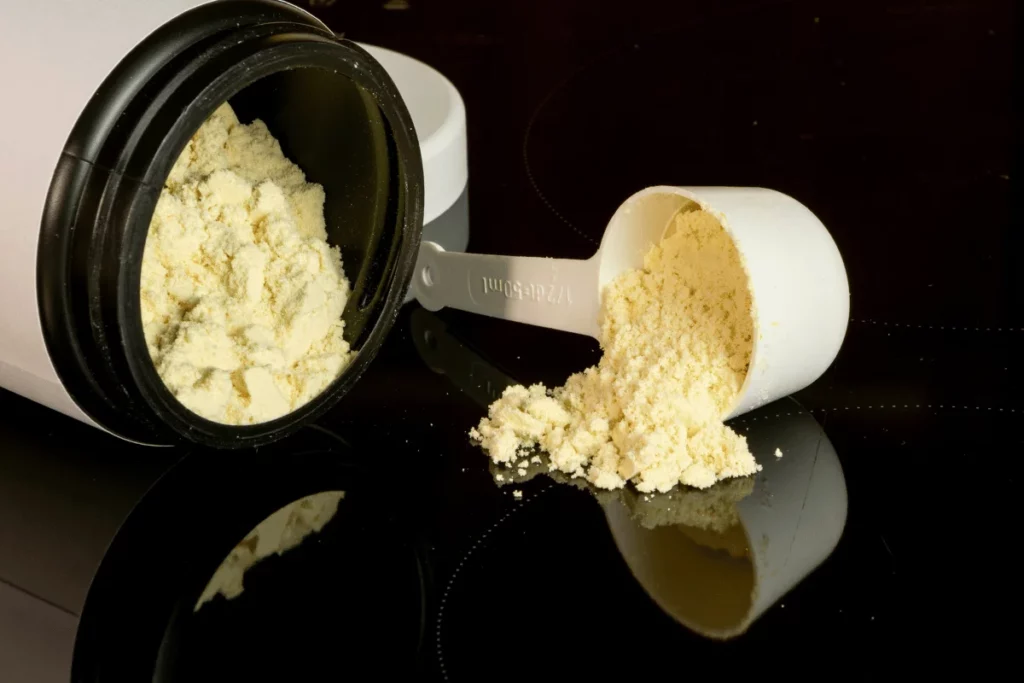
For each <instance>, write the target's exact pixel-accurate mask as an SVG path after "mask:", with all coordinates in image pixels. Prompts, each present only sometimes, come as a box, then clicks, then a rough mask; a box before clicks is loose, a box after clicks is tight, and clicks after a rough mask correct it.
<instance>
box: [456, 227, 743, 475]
mask: <svg viewBox="0 0 1024 683" xmlns="http://www.w3.org/2000/svg"><path fill="white" fill-rule="evenodd" d="M601 316H602V318H601V347H602V350H603V352H604V354H603V356H602V357H601V360H600V362H599V363H598V364H597V365H596V366H594V367H591V368H587V369H586V370H584V371H583V372H580V373H577V374H575V375H572V376H571V377H570V378H569V379H568V381H566V383H565V385H564V386H561V387H558V388H555V389H552V390H549V389H548V388H547V387H545V386H543V385H541V384H535V385H533V386H530V387H525V386H512V387H509V388H507V389H506V390H505V392H504V393H503V395H502V397H501V398H500V399H498V400H497V401H495V402H494V403H493V404H492V405H491V406H490V409H489V410H488V416H487V417H486V418H483V419H482V420H481V421H480V424H479V425H478V426H477V427H476V428H475V429H473V430H471V432H470V437H471V438H472V440H473V441H475V442H478V443H479V444H480V445H481V446H482V447H483V448H484V450H485V451H486V452H487V454H488V455H489V456H490V457H491V459H493V460H494V461H495V462H498V463H502V464H510V463H512V462H513V461H514V460H515V459H516V458H517V454H521V453H522V452H524V451H526V450H529V449H533V448H540V449H542V450H544V451H546V452H547V453H548V454H549V455H550V458H551V467H552V468H554V469H557V470H559V471H561V472H564V473H566V474H569V475H571V476H576V477H585V478H586V479H587V480H588V481H590V482H591V483H592V484H593V485H594V486H597V487H599V488H606V489H615V488H621V487H623V486H625V484H626V482H627V481H631V482H633V484H634V485H635V487H636V488H637V490H639V491H644V492H648V491H662V492H664V491H668V490H670V489H671V488H672V487H673V486H675V485H676V484H680V483H682V484H685V485H687V486H692V487H695V488H707V487H709V486H711V485H713V484H714V483H715V482H717V481H719V480H722V479H727V478H730V477H742V476H746V475H750V474H753V473H754V472H756V471H758V469H759V466H758V465H757V463H756V462H755V461H754V457H753V456H752V455H751V453H750V450H749V448H748V447H747V442H746V439H745V438H744V437H742V436H740V435H739V434H737V433H736V432H734V431H733V430H732V429H730V428H729V427H727V426H726V425H725V424H723V423H722V418H723V417H724V416H725V415H726V413H727V412H728V410H729V409H730V408H731V406H732V405H733V403H734V401H735V400H736V398H737V396H738V394H739V392H740V389H741V388H742V386H743V381H744V379H745V377H746V373H747V369H748V367H749V365H750V357H751V352H752V350H753V340H754V319H753V306H752V300H751V295H750V288H749V285H748V278H747V274H746V271H745V270H744V268H743V263H742V259H741V257H740V254H739V252H738V251H737V249H736V246H735V244H734V243H733V241H732V239H731V238H730V237H729V235H728V233H726V231H725V230H724V229H723V228H722V225H721V223H720V222H719V221H718V219H717V218H716V217H715V216H714V215H712V214H711V213H709V212H706V211H703V210H693V211H689V212H686V213H680V214H679V215H678V216H676V218H675V220H674V225H673V226H672V228H671V229H670V230H669V231H668V233H667V234H666V236H665V238H664V239H663V240H662V241H661V243H660V244H658V245H655V246H654V247H652V248H651V250H650V251H649V252H648V253H647V255H646V256H645V258H644V266H643V268H640V269H636V270H631V271H627V272H626V273H623V274H622V275H620V276H619V277H618V278H616V279H615V280H614V281H613V282H612V283H611V284H610V285H609V286H608V287H607V288H606V289H605V291H604V294H603V301H602V313H601Z"/></svg>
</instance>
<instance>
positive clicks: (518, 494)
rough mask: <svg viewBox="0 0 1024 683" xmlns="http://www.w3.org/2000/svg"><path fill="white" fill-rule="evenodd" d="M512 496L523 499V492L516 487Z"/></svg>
mask: <svg viewBox="0 0 1024 683" xmlns="http://www.w3.org/2000/svg"><path fill="white" fill-rule="evenodd" d="M512 497H513V498H515V499H516V500H522V499H523V492H522V491H520V490H518V489H516V490H515V491H513V492H512Z"/></svg>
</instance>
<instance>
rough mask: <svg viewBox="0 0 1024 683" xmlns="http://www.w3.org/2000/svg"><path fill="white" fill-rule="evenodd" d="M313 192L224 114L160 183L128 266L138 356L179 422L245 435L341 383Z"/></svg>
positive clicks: (335, 272)
mask: <svg viewBox="0 0 1024 683" xmlns="http://www.w3.org/2000/svg"><path fill="white" fill-rule="evenodd" d="M323 206H324V190H323V188H322V187H321V186H320V185H317V184H315V183H307V182H306V178H305V176H304V175H303V173H302V171H301V170H300V169H299V167H298V166H296V165H295V164H293V163H292V162H291V161H289V160H288V159H286V158H285V156H284V154H283V153H282V152H281V147H280V145H279V144H278V143H277V140H275V139H274V138H273V136H271V134H270V131H268V130H267V127H266V126H265V125H264V124H263V122H262V121H254V122H253V123H252V124H251V125H241V124H240V123H239V122H238V119H237V118H236V117H235V113H234V111H232V109H231V107H230V106H228V105H227V104H225V105H223V106H221V107H220V108H219V109H218V110H217V111H216V112H214V113H213V115H212V116H211V117H210V118H209V120H207V121H206V123H204V124H203V125H202V127H201V128H200V129H199V131H198V132H197V133H196V134H195V135H194V136H193V137H192V139H191V140H190V141H189V143H188V146H186V148H185V150H184V151H183V152H182V153H181V156H180V157H179V158H178V161H177V162H176V163H175V164H174V168H173V169H172V170H171V173H170V175H169V176H168V178H167V181H166V183H165V186H164V189H163V191H162V192H161V193H160V199H159V201H158V202H157V205H156V209H155V210H154V212H153V220H152V222H151V224H150V228H149V235H148V237H147V239H146V248H145V251H144V253H143V257H142V283H141V291H140V304H141V307H142V324H143V330H144V332H145V335H146V344H147V345H148V347H149V353H150V355H151V356H152V358H153V363H154V365H155V366H156V369H157V373H158V374H159V375H160V377H161V379H163V381H164V383H165V384H166V385H167V388H168V389H170V391H171V393H173V394H174V395H175V397H177V399H178V400H179V401H180V402H181V403H182V404H184V405H185V407H186V408H188V409H189V410H191V411H192V412H194V413H196V414H198V415H201V416H202V417H205V418H207V419H210V420H214V421H216V422H222V423H226V424H251V423H256V422H265V421H267V420H271V419H274V418H277V417H281V416H282V415H285V414H286V413H289V412H291V411H293V410H295V409H297V408H299V407H300V406H302V405H303V404H305V403H307V402H309V401H310V400H312V399H313V398H315V397H316V396H317V395H318V394H320V392H322V391H323V390H324V389H325V388H326V387H327V385H329V384H330V383H331V382H332V381H334V379H335V378H336V377H337V376H338V375H339V374H340V373H341V371H342V369H344V367H345V366H346V365H347V364H348V362H349V359H350V356H351V352H350V350H349V345H348V343H347V342H346V341H345V340H344V338H343V337H342V331H343V330H342V328H343V323H342V320H341V313H342V311H343V310H344V308H345V302H346V300H347V299H348V295H349V283H348V281H347V280H346V279H345V274H344V273H343V272H342V268H341V256H340V252H339V251H338V249H337V248H336V247H335V248H332V247H330V246H329V245H328V244H327V233H326V231H325V227H324V208H323Z"/></svg>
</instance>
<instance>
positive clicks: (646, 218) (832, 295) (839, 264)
mask: <svg viewBox="0 0 1024 683" xmlns="http://www.w3.org/2000/svg"><path fill="white" fill-rule="evenodd" d="M697 209H705V210H707V211H709V212H711V213H713V214H715V215H716V216H717V217H718V218H719V219H720V220H721V222H722V226H723V227H724V228H725V229H726V230H727V231H728V232H729V234H730V236H731V237H732V239H733V241H734V242H735V244H736V247H737V249H739V252H740V254H741V256H742V257H743V261H744V265H745V267H746V270H747V274H748V276H749V278H750V289H751V293H752V295H753V300H754V320H755V323H756V324H757V335H756V336H755V339H754V351H753V355H752V357H751V369H750V372H749V373H748V374H747V379H746V381H745V382H744V385H743V388H742V390H741V394H740V396H739V397H738V398H737V401H736V404H735V405H734V407H733V409H732V411H731V412H730V416H735V415H739V414H741V413H744V412H746V411H748V410H751V409H753V408H755V407H757V406H760V405H764V404H765V403H768V402H769V401H772V400H775V399H777V398H781V397H783V396H786V395H787V394H790V393H792V392H794V391H797V390H799V389H802V388H803V387H805V386H807V385H808V384H810V383H811V382H813V381H814V380H815V379H817V378H818V377H819V376H820V375H821V373H823V372H824V371H825V369H826V368H828V366H829V364H831V362H832V360H833V359H834V358H835V356H836V353H838V351H839V346H840V345H841V344H842V341H843V337H844V335H845V334H846V323H847V320H848V318H849V303H850V302H849V286H848V283H847V280H846V270H845V268H844V267H843V261H842V258H841V257H840V255H839V251H838V250H837V249H836V245H835V243H834V242H833V241H832V238H831V236H830V235H829V234H828V231H827V230H826V229H825V227H824V226H823V225H822V224H821V222H820V221H819V220H818V219H817V218H816V217H815V216H814V214H812V213H811V212H810V211H809V210H808V209H807V208H806V207H805V206H803V205H802V204H800V203H799V202H797V201H796V200H794V199H793V198H791V197H788V196H786V195H784V194H782V193H780V192H775V191H773V190H765V189H760V188H730V187H704V188H696V189H695V192H693V191H691V190H689V189H685V188H679V187H652V188H648V189H646V190H643V191H641V192H638V193H637V194H635V195H633V196H632V197H630V198H629V199H628V200H626V202H625V203H623V204H622V206H620V207H619V209H618V211H616V212H615V215H614V216H612V219H611V221H610V222H609V223H608V227H607V228H606V229H605V234H604V238H603V239H602V240H601V247H600V248H599V249H598V251H597V253H596V254H595V255H594V256H593V257H591V258H590V259H588V260H586V261H579V260H570V259H550V258H528V257H516V256H489V255H482V254H465V253H452V252H446V251H445V250H444V249H442V248H441V247H440V246H438V245H437V244H434V243H431V242H424V243H423V246H422V247H421V249H420V255H419V261H418V263H417V272H416V273H415V274H414V276H413V285H412V286H413V291H414V293H415V294H416V298H417V299H419V301H420V303H422V304H423V306H425V307H426V308H428V309H431V310H438V309H441V308H444V307H451V308H458V309H461V310H464V311H470V312H473V313H482V314H484V315H489V316H492V317H496V318H503V319H505V320H511V321H515V322H523V323H528V324H531V325H539V326H542V327H550V328H553V329H558V330H564V331H566V332H576V333H579V334H586V335H590V336H592V337H599V328H598V317H599V313H600V305H601V292H602V291H603V290H604V287H605V286H607V285H608V284H609V283H611V281H612V280H614V279H615V278H616V277H617V276H618V275H620V274H621V273H623V272H625V271H627V270H630V269H633V268H640V267H642V266H643V261H644V256H645V255H646V254H647V252H648V251H649V250H650V248H651V247H652V246H654V245H655V244H657V243H658V242H659V241H660V240H661V239H662V236H663V234H664V232H665V231H666V229H667V228H668V227H669V226H670V225H671V222H672V219H673V218H674V217H675V216H676V215H677V214H678V213H680V212H687V211H693V210H697Z"/></svg>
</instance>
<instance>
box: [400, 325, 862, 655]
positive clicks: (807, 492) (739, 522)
mask: <svg viewBox="0 0 1024 683" xmlns="http://www.w3.org/2000/svg"><path fill="white" fill-rule="evenodd" d="M411 326H412V334H413V338H414V339H415V341H416V348H417V349H418V350H419V352H420V354H421V355H422V356H423V359H424V360H425V361H426V363H427V365H429V366H430V367H431V368H432V369H433V370H434V371H436V372H439V373H442V374H444V375H446V376H447V377H448V378H449V379H450V380H451V381H452V382H454V383H455V384H456V385H457V386H458V387H459V388H461V389H462V390H463V391H465V392H466V393H467V394H469V395H470V397H472V398H474V399H475V400H476V401H478V402H479V403H480V404H482V405H487V404H488V403H489V402H490V401H491V400H493V398H492V397H493V396H494V395H495V393H497V394H500V393H501V390H502V389H503V388H504V387H505V386H508V385H510V384H514V383H515V381H514V380H513V379H512V378H510V377H508V376H507V375H504V374H503V373H501V372H500V371H499V370H497V369H496V368H494V367H493V366H492V365H490V364H489V363H488V362H487V361H486V360H484V359H483V358H481V357H480V356H479V355H477V354H476V353H474V352H473V351H472V350H470V349H469V348H467V347H466V346H465V345H463V344H462V343H461V342H459V341H458V340H457V339H455V338H454V337H452V336H451V334H450V333H449V332H448V331H447V330H446V329H445V326H444V324H443V323H442V322H441V321H440V320H439V319H438V318H437V317H436V316H434V315H433V314H431V313H428V312H427V311H424V310H417V311H414V312H413V315H412V318H411ZM484 386H487V387H488V390H487V391H483V390H482V388H483V387H484ZM755 416H757V417H762V416H763V419H759V420H750V422H749V424H750V425H751V426H750V429H749V431H747V432H746V436H747V440H748V443H749V445H750V449H751V451H752V452H753V453H754V456H755V457H756V458H757V459H758V462H761V463H762V464H763V466H764V469H763V471H762V472H761V473H760V474H759V475H758V476H757V477H756V479H750V478H741V479H732V480H727V481H725V482H719V483H718V484H716V485H715V486H713V487H711V488H710V489H706V490H694V489H689V488H686V487H681V488H677V489H674V490H673V491H670V492H669V493H667V494H641V493H637V492H635V491H633V490H632V489H630V488H628V487H627V488H625V489H621V490H616V491H606V490H601V489H595V488H594V487H593V486H592V485H590V484H589V482H587V481H585V480H583V479H579V478H575V479H574V478H571V477H569V476H568V475H565V474H563V473H561V472H557V471H555V472H549V471H548V465H547V462H546V459H545V456H544V455H543V454H539V455H538V456H537V459H536V460H534V459H533V457H531V458H530V461H529V462H528V463H527V464H526V466H525V467H523V468H522V470H523V471H522V473H520V472H519V468H511V469H509V468H505V467H499V466H498V465H496V464H495V463H493V462H491V474H492V476H493V477H495V480H496V482H497V483H498V484H499V485H503V484H519V483H522V482H525V481H528V480H530V479H532V478H533V477H535V476H537V475H538V474H547V475H548V476H549V477H551V478H552V479H554V480H555V481H558V482H561V483H566V484H570V485H572V486H576V487H578V488H581V489H584V490H587V491H589V492H590V493H591V494H593V495H594V497H595V498H596V499H597V501H598V503H599V504H600V505H601V506H602V507H603V508H604V510H605V517H606V519H607V521H608V526H609V528H610V529H611V532H612V536H613V538H614V539H615V543H616V545H618V547H619V551H620V553H621V554H622V557H623V558H624V559H625V561H626V563H627V565H629V568H630V570H631V571H632V572H633V575H634V576H635V577H636V578H637V580H638V581H639V582H640V584H641V585H642V586H643V588H644V590H646V591H647V593H648V594H649V595H650V596H651V597H652V598H653V599H654V601H655V602H656V603H658V605H660V606H661V607H662V609H664V610H665V611H666V612H668V613H669V614H671V615H672V616H673V617H674V618H675V619H676V620H677V621H679V622H680V623H682V624H683V625H685V626H687V627H688V628H690V629H692V630H694V631H696V632H698V633H701V634H703V635H707V636H710V637H714V638H729V637H732V636H735V635H738V634H740V633H742V632H743V631H745V630H746V629H747V628H748V627H749V626H750V625H751V624H752V623H753V622H754V621H755V620H756V619H757V618H758V617H759V616H760V615H761V614H762V613H763V612H764V611H765V610H766V609H767V608H768V607H769V606H771V605H772V604H773V603H774V602H775V601H776V600H778V599H779V598H780V597H782V596H783V595H784V594H785V593H786V592H787V591H788V590H790V589H791V588H793V586H795V585H796V584H797V583H798V582H799V581H800V580H802V579H803V578H804V577H805V576H807V574H809V573H810V572H811V571H812V570H813V569H814V568H815V567H816V566H818V565H819V564H820V563H821V562H822V561H823V560H824V559H825V557H827V556H828V554H829V553H830V552H831V551H832V549H833V548H834V547H835V545H836V543H838V541H839V537H840V536H841V535H842V531H843V527H844V525H845V524H846V482H845V479H844V478H843V471H842V467H841V466H840V464H839V459H838V458H837V457H836V453H835V449H833V448H832V444H831V443H830V442H829V440H828V438H827V437H826V436H825V433H824V431H823V430H822V428H821V426H820V425H818V423H817V422H815V421H814V418H813V417H811V416H810V415H809V414H808V413H806V412H803V410H802V409H801V408H800V406H799V405H797V404H796V403H795V402H794V401H792V400H787V401H780V402H778V403H775V404H773V405H771V406H768V407H765V408H763V409H761V410H760V411H758V413H756V414H755ZM740 431H743V430H742V429H741V430H740ZM776 449H781V451H782V452H783V453H785V457H782V458H778V457H776V456H775V455H774V453H775V451H776ZM499 475H500V476H501V479H500V480H499V479H498V476H499Z"/></svg>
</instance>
